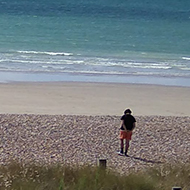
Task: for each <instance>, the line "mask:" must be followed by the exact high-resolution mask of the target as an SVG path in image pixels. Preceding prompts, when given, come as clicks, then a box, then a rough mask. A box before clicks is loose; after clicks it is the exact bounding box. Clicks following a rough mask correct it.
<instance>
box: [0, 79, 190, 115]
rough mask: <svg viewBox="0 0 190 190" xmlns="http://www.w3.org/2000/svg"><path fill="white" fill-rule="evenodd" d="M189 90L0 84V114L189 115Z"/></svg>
mask: <svg viewBox="0 0 190 190" xmlns="http://www.w3.org/2000/svg"><path fill="white" fill-rule="evenodd" d="M189 97H190V88H188V87H171V86H159V85H136V84H134V85H133V84H111V83H75V82H62V83H59V82H57V83H7V84H3V83H1V84H0V105H1V106H0V113H2V114H3V113H9V114H66V115H118V116H119V115H121V114H122V113H123V110H124V109H125V108H127V107H129V108H131V109H132V110H133V113H134V115H161V116H190V109H189V108H190V101H189Z"/></svg>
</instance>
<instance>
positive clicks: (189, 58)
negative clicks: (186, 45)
mask: <svg viewBox="0 0 190 190" xmlns="http://www.w3.org/2000/svg"><path fill="white" fill-rule="evenodd" d="M182 59H184V60H188V61H190V57H182Z"/></svg>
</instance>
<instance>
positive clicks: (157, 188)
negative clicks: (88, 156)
mask: <svg viewBox="0 0 190 190" xmlns="http://www.w3.org/2000/svg"><path fill="white" fill-rule="evenodd" d="M173 186H180V187H182V188H183V190H188V189H189V188H190V164H187V165H182V164H178V165H175V166H173V165H161V166H159V167H155V168H150V169H149V170H147V171H144V172H138V173H131V174H129V175H122V176H121V175H118V174H116V173H114V172H112V171H105V170H102V169H100V168H98V167H90V166H84V167H69V166H61V165H52V166H37V165H32V164H19V163H15V162H12V163H10V164H8V165H4V166H1V167H0V189H1V190H5V189H6V190H9V189H10V190H12V189H14V190H44V189H46V190H89V189H90V190H100V189H101V190H124V189H125V190H163V189H164V190H167V189H171V188H172V187H173Z"/></svg>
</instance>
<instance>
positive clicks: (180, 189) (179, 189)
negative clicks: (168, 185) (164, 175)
mask: <svg viewBox="0 0 190 190" xmlns="http://www.w3.org/2000/svg"><path fill="white" fill-rule="evenodd" d="M172 190H182V188H181V187H172Z"/></svg>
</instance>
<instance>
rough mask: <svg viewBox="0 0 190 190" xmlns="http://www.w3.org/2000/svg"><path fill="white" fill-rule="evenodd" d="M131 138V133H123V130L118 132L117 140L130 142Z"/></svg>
mask: <svg viewBox="0 0 190 190" xmlns="http://www.w3.org/2000/svg"><path fill="white" fill-rule="evenodd" d="M131 136H132V131H124V130H121V131H120V134H119V138H120V139H127V140H131Z"/></svg>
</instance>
